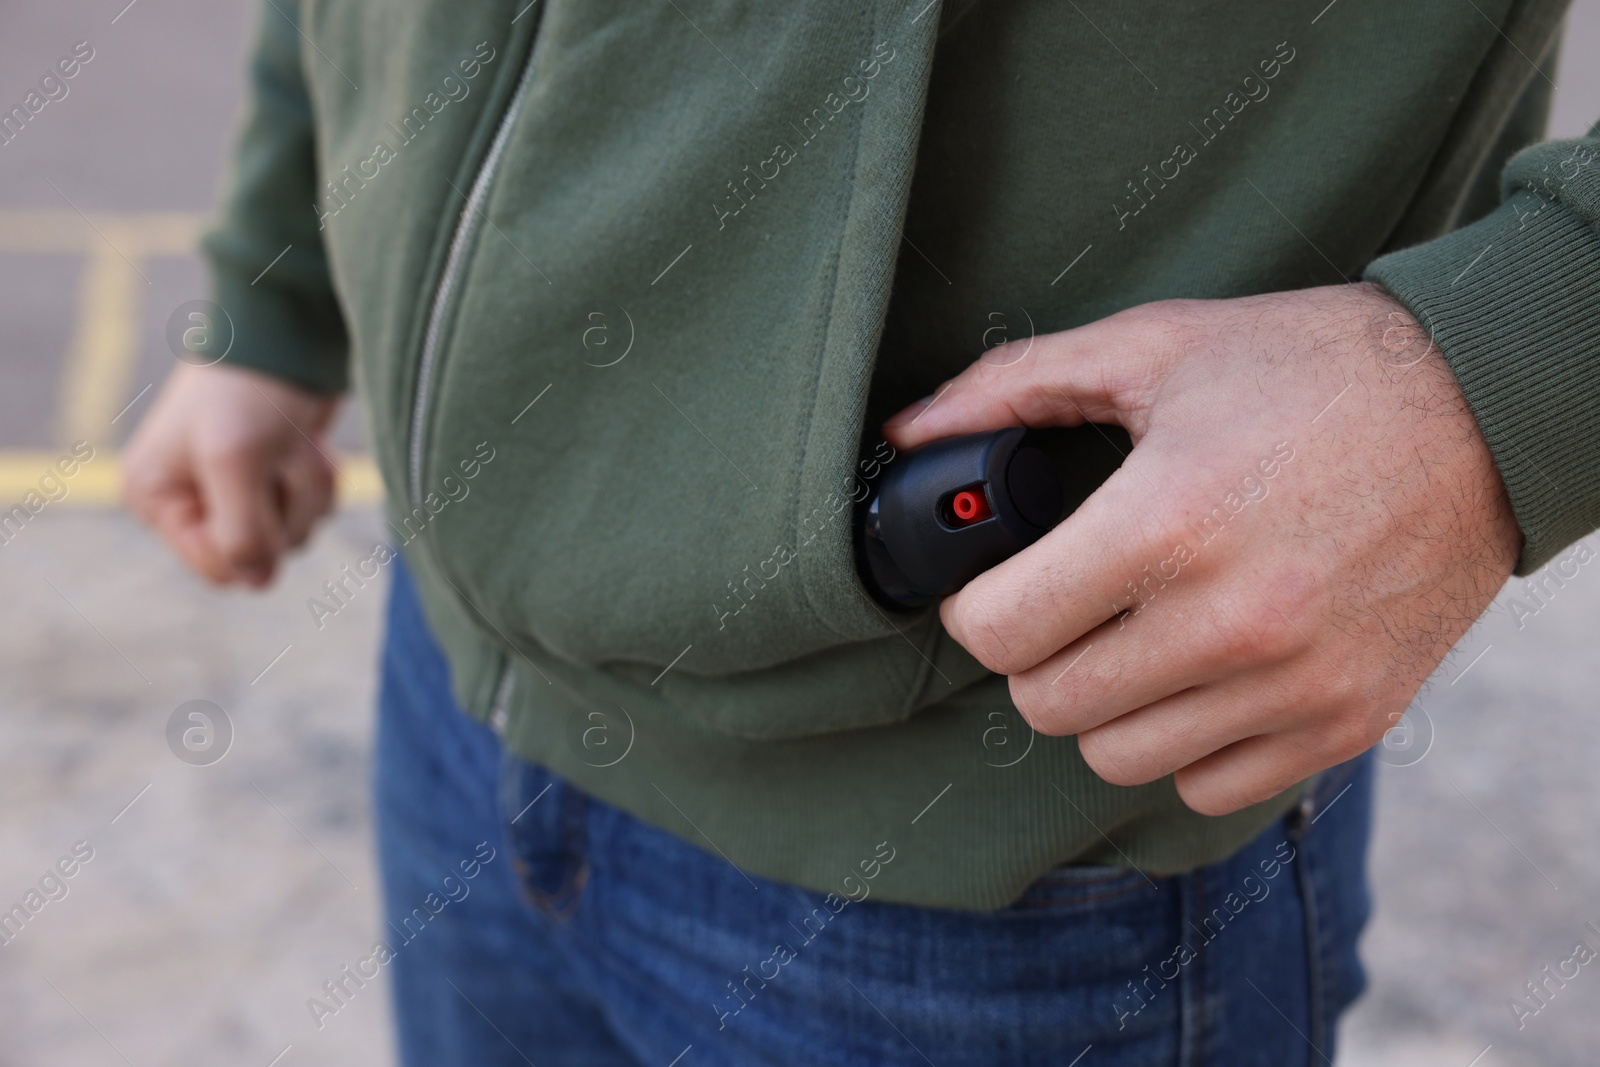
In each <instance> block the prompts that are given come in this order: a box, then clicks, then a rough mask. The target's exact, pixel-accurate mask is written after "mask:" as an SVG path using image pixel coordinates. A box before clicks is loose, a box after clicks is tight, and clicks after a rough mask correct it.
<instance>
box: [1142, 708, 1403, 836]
mask: <svg viewBox="0 0 1600 1067" xmlns="http://www.w3.org/2000/svg"><path fill="white" fill-rule="evenodd" d="M1382 736H1383V734H1382V731H1381V730H1380V731H1378V733H1377V734H1375V735H1374V734H1373V733H1372V731H1371V729H1363V724H1362V723H1361V722H1360V721H1359V720H1357V719H1351V720H1349V722H1348V724H1347V725H1343V726H1341V725H1338V724H1332V725H1330V724H1329V723H1328V722H1326V721H1322V722H1313V723H1310V724H1309V725H1305V726H1302V727H1299V728H1298V729H1294V730H1289V731H1284V732H1282V733H1276V734H1264V735H1258V736H1255V737H1248V738H1245V739H1244V740H1242V741H1238V742H1235V743H1234V744H1232V745H1229V746H1228V747H1227V748H1224V749H1222V750H1221V751H1220V752H1215V753H1212V754H1211V755H1209V756H1207V757H1206V758H1204V759H1202V760H1198V761H1196V762H1194V763H1191V764H1189V765H1188V766H1187V767H1184V768H1182V769H1181V770H1179V771H1178V772H1177V773H1176V775H1175V776H1174V779H1173V784H1174V785H1176V786H1177V789H1178V795H1179V796H1180V797H1182V798H1183V802H1184V803H1185V804H1186V805H1188V806H1189V808H1190V809H1191V810H1193V811H1197V812H1199V813H1200V814H1201V815H1227V814H1229V813H1230V812H1235V811H1238V810H1239V809H1241V808H1247V807H1249V806H1250V805H1251V804H1259V803H1261V802H1262V801H1263V800H1269V799H1271V798H1272V797H1275V796H1277V795H1278V794H1279V793H1282V792H1283V791H1284V790H1286V789H1288V788H1289V787H1290V786H1292V785H1294V784H1295V783H1297V782H1303V781H1305V780H1306V779H1307V778H1310V777H1311V776H1312V775H1313V774H1316V773H1317V772H1318V771H1321V770H1323V769H1325V768H1328V767H1332V766H1334V765H1335V764H1339V763H1343V762H1344V761H1345V760H1348V759H1354V758H1355V757H1356V756H1359V755H1360V754H1361V753H1363V752H1365V751H1366V750H1367V749H1369V748H1371V747H1372V746H1373V745H1374V744H1376V743H1377V741H1378V739H1379V738H1380V737H1382Z"/></svg>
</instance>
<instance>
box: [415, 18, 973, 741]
mask: <svg viewBox="0 0 1600 1067" xmlns="http://www.w3.org/2000/svg"><path fill="white" fill-rule="evenodd" d="M601 6H602V7H604V6H605V5H601ZM836 6H837V11H836V12H834V13H833V15H831V16H828V17H824V16H822V15H819V14H818V13H817V12H816V11H814V10H812V9H809V8H808V9H806V10H805V11H803V12H802V11H800V10H799V9H794V10H793V11H791V10H790V9H783V8H777V7H769V6H765V5H748V6H743V7H739V8H738V10H739V12H740V15H739V19H733V17H732V11H733V10H734V9H732V8H730V10H729V15H728V17H729V19H730V21H729V22H727V24H726V25H716V26H711V27H708V28H707V30H708V32H711V31H712V30H716V31H718V32H717V33H713V36H716V37H718V39H719V40H722V41H723V43H724V47H731V48H732V49H733V51H734V52H735V53H737V54H739V55H744V54H746V53H747V52H748V54H750V55H759V56H763V57H766V58H765V59H764V60H763V64H764V65H763V66H761V67H760V68H759V69H756V68H752V69H751V70H750V71H749V74H750V76H751V78H752V79H753V81H754V82H755V83H758V84H759V85H760V92H759V93H753V92H748V91H746V90H747V87H746V86H744V85H743V82H742V81H741V80H740V79H739V77H738V76H737V75H736V74H734V73H733V72H732V71H731V70H723V69H721V68H718V67H716V66H715V65H713V66H712V67H710V68H708V67H707V66H706V65H705V64H704V63H703V62H702V60H703V58H704V57H703V56H700V55H699V52H698V50H699V49H702V48H703V47H704V42H703V41H702V40H700V38H699V37H698V36H695V35H684V34H681V33H679V30H680V29H681V27H679V26H678V25H677V24H676V23H675V22H674V21H673V20H674V19H677V17H678V16H677V15H676V14H675V13H674V12H673V11H672V10H671V8H670V7H668V8H663V9H660V10H657V9H653V8H651V9H641V8H638V7H637V6H636V5H627V6H626V7H618V9H617V11H615V12H605V11H602V10H601V9H600V8H597V7H592V6H585V5H574V4H570V3H569V4H557V5H555V6H553V7H551V8H549V9H547V10H546V12H545V15H544V22H543V23H542V25H541V35H542V37H541V40H540V42H539V44H538V46H537V48H538V52H537V54H536V56H535V63H534V67H533V70H534V74H533V76H532V77H533V81H532V83H531V85H530V87H529V89H528V91H527V95H526V97H525V101H524V109H523V111H521V112H520V113H519V115H518V118H517V121H516V126H515V129H514V131H513V133H512V135H511V136H510V138H509V139H508V141H507V143H506V145H505V148H504V154H503V157H502V158H501V160H500V164H499V169H500V175H501V177H500V178H498V179H497V184H496V186H495V188H494V190H493V191H492V192H491V194H490V195H489V197H488V198H487V203H486V207H485V213H486V215H487V217H488V218H489V219H491V220H492V221H493V228H492V229H489V228H484V229H482V230H480V237H479V240H478V242H477V244H476V246H475V247H474V249H473V250H472V252H471V254H470V261H469V262H468V263H467V265H466V267H465V268H464V270H463V271H462V275H461V279H462V280H461V283H460V284H461V288H460V290H459V292H460V295H459V298H458V304H457V306H456V308H455V310H454V312H453V314H452V315H451V317H450V322H449V324H448V325H447V326H446V329H447V330H449V332H450V337H449V339H448V341H447V342H446V343H445V344H444V345H443V346H441V353H442V354H441V357H440V359H439V361H438V363H437V366H436V370H435V377H436V382H437V390H438V392H437V397H436V401H435V404H434V407H433V409H432V410H433V412H434V414H433V416H432V420H433V421H432V425H431V426H430V427H427V428H426V432H427V438H426V445H425V452H426V456H427V460H426V462H425V464H424V469H423V477H422V479H421V480H422V482H423V488H424V489H425V490H427V489H430V488H431V487H433V486H435V485H438V486H441V487H442V489H441V490H440V492H439V493H437V494H434V495H435V496H436V497H437V500H436V504H437V509H435V508H434V507H432V506H430V507H428V511H431V512H433V513H434V514H433V515H432V516H429V515H421V516H418V523H417V525H418V526H419V528H423V527H426V532H425V533H424V534H422V536H424V537H425V538H427V539H428V540H429V541H430V542H431V544H430V546H429V549H430V552H431V553H433V554H434V555H435V556H436V558H437V559H438V561H439V565H440V568H441V570H443V571H445V572H447V573H448V575H449V576H450V579H451V582H452V584H453V585H454V586H455V587H456V591H457V592H458V593H459V594H460V595H461V597H462V598H463V599H464V600H465V601H467V602H468V603H469V604H470V605H471V607H472V609H473V610H472V614H473V615H474V617H475V618H476V619H478V620H480V621H481V622H482V624H483V625H482V634H483V636H484V637H486V638H487V639H489V640H491V641H495V642H497V643H500V644H506V643H509V644H511V645H513V646H517V647H519V648H521V649H523V650H524V651H525V652H526V653H528V654H530V655H534V656H535V658H536V655H535V654H538V655H552V656H555V657H557V658H559V659H561V660H564V661H566V662H568V663H572V664H576V665H579V666H582V667H586V668H590V669H594V670H602V671H606V672H608V673H610V674H612V675H614V676H617V677H621V678H624V679H627V680H628V681H630V682H632V683H634V684H636V685H638V686H639V687H640V688H641V689H648V690H649V691H650V693H651V695H660V696H663V697H664V698H665V699H667V700H668V701H670V702H671V703H672V704H674V705H675V706H677V707H679V708H681V709H682V710H683V712H684V713H685V715H687V716H690V717H692V718H694V719H697V720H699V721H701V722H704V723H705V724H707V725H708V726H710V727H711V728H713V729H716V730H719V731H724V732H728V733H731V734H735V735H738V736H741V737H749V738H783V737H796V736H803V735H807V734H816V733H825V732H830V731H835V730H841V729H848V728H853V727H865V726H873V725H881V724H884V723H888V722H894V721H897V720H900V719H903V718H905V717H906V716H908V715H911V714H913V713H914V712H915V711H917V710H918V709H919V708H922V707H925V706H926V705H927V704H928V703H929V702H931V701H933V700H936V699H938V698H939V695H940V694H945V693H951V692H954V691H955V689H957V688H960V687H961V686H963V685H966V684H969V683H971V682H972V681H974V680H976V679H977V678H980V677H982V676H984V674H985V673H986V672H985V671H984V670H983V668H982V667H981V666H979V665H978V664H977V663H976V662H975V661H973V660H972V659H971V658H970V657H969V656H967V654H966V653H965V652H964V651H963V650H961V649H960V648H959V647H958V646H956V645H955V644H954V643H953V642H951V641H950V640H949V639H948V638H947V637H946V636H945V635H944V634H943V632H942V630H941V628H940V627H939V623H938V618H937V615H936V614H935V613H933V612H926V613H923V614H921V615H916V616H901V615H898V614H897V615H896V616H895V617H893V618H891V617H890V615H889V614H887V613H885V612H884V611H882V610H880V609H879V608H878V607H877V606H876V605H875V604H874V603H873V602H872V601H871V600H870V599H869V598H868V596H867V594H866V593H865V592H864V590H863V589H862V587H861V584H860V582H859V580H858V578H857V576H856V572H855V564H854V547H853V537H852V531H851V517H852V516H851V512H852V508H853V504H854V497H855V496H857V495H859V493H858V491H857V488H856V487H858V486H859V485H860V484H861V482H862V480H863V479H865V478H870V477H872V476H873V475H874V473H875V466H876V465H877V464H880V463H881V461H882V460H883V459H884V458H887V457H886V456H884V455H883V454H882V453H879V454H878V455H876V456H874V455H872V454H870V453H871V450H870V449H869V456H868V458H867V459H866V460H862V459H861V457H860V456H859V455H858V450H859V448H860V442H861V436H862V426H863V422H864V416H865V410H866V404H867V392H868V386H869V384H870V382H871V380H872V375H873V370H874V363H875V360H876V354H877V349H878V344H879V339H880V336H881V333H882V327H883V321H884V316H885V312H886V309H887V306H888V301H889V292H890V285H891V282H892V280H893V274H894V268H895V263H896V259H897V253H898V249H899V246H900V235H899V228H900V225H901V221H902V219H903V216H904V213H905V206H906V202H907V197H908V193H909V188H910V182H911V174H912V170H913V165H914V162H915V158H916V150H917V137H918V133H919V130H920V124H921V117H922V109H923V99H924V96H925V94H926V87H927V78H928V71H929V66H930V64H931V56H932V50H933V35H934V27H935V24H936V23H937V19H936V18H934V17H928V18H924V19H921V20H920V21H918V20H917V19H916V18H915V15H916V12H915V11H909V10H907V9H905V8H903V7H901V6H899V5H896V4H890V3H886V2H885V3H878V4H872V5H860V4H844V3H840V4H838V5H836ZM740 20H743V21H740ZM719 34H720V36H719ZM675 49H681V50H682V51H683V52H684V54H683V55H681V56H680V55H676V54H675V52H674V50H675ZM625 68H626V69H630V71H631V77H630V78H627V79H618V78H616V77H615V71H616V70H618V69H625ZM708 69H709V70H710V71H711V73H712V74H714V75H715V76H714V77H712V76H710V75H708V74H707V71H708ZM730 82H732V83H736V84H730ZM730 92H731V93H734V94H735V97H734V98H732V99H730V96H729V94H730ZM735 100H736V103H735ZM535 263H537V264H539V265H540V266H539V268H538V270H539V274H538V275H535V274H534V273H533V265H534V264H535ZM602 346H604V347H602ZM541 398H542V399H541ZM462 457H466V460H465V462H466V463H467V465H466V466H462V463H463V460H462ZM457 468H460V471H459V473H458V472H457ZM469 469H470V470H472V471H474V472H475V474H474V475H471V476H470V477H473V478H475V480H474V481H472V484H471V485H470V486H467V485H466V483H465V482H464V481H463V480H462V479H463V477H467V475H466V471H467V470H469ZM447 478H448V479H450V482H451V484H446V479H447ZM452 485H454V486H455V490H454V491H455V492H456V494H457V495H456V496H450V495H449V494H450V493H451V492H452V491H453V490H452ZM469 491H470V494H471V496H470V498H468V495H467V493H468V492H469ZM447 496H448V497H449V499H448V500H446V497H447ZM457 497H459V498H460V499H459V502H456V501H457ZM427 499H428V497H426V496H425V499H424V501H423V503H424V504H426V503H427ZM402 524H403V520H402Z"/></svg>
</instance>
